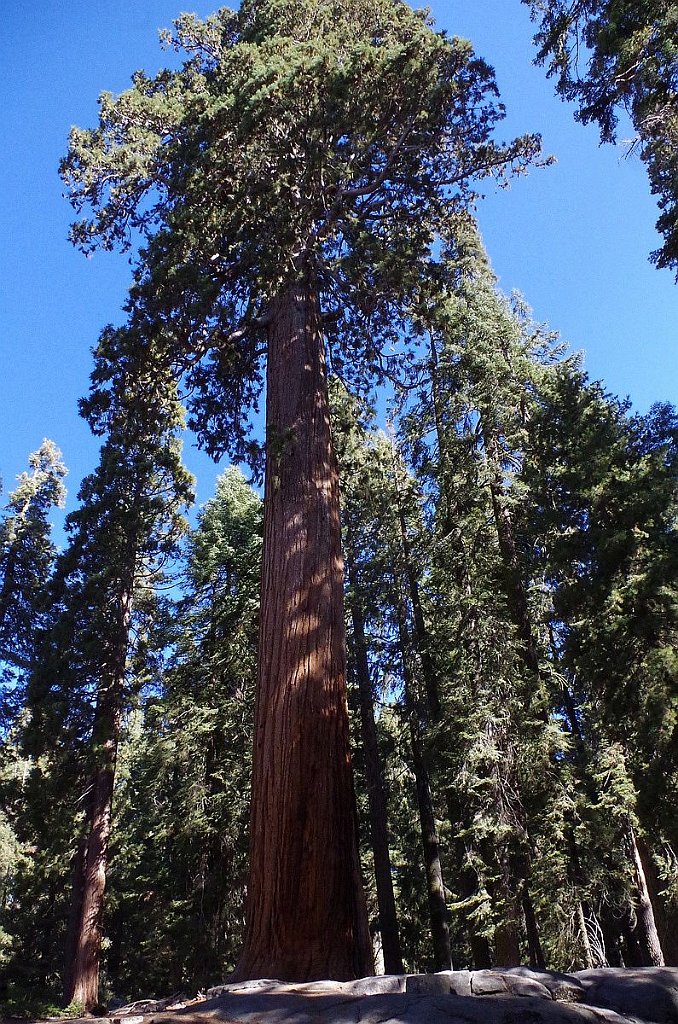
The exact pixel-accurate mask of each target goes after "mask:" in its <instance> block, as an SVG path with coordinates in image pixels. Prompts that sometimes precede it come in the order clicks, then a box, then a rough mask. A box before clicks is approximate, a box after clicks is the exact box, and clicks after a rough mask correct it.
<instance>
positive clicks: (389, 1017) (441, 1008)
mask: <svg viewBox="0 0 678 1024" xmlns="http://www.w3.org/2000/svg"><path fill="white" fill-rule="evenodd" d="M167 1003H168V1001H167V1000H164V1001H159V1002H154V1001H152V1000H144V1001H139V1002H137V1003H133V1004H130V1005H129V1006H127V1007H122V1008H120V1009H118V1010H113V1011H110V1012H109V1013H108V1014H107V1016H106V1017H105V1018H103V1019H104V1020H106V1021H108V1022H109V1024H678V968H672V967H661V968H640V969H626V970H625V969H617V968H605V969H600V970H594V971H579V972H577V973H575V974H557V973H555V972H550V971H533V970H530V969H528V968H524V967H518V968H507V969H501V968H500V969H496V970H491V971H444V972H441V973H440V974H433V975H388V976H377V977H374V978H364V979H362V980H360V981H356V982H344V983H340V982H331V981H327V982H313V983H310V984H305V985H301V984H299V985H292V984H283V983H281V982H276V981H267V980H262V981H253V982H246V983H244V984H239V985H219V986H217V987H215V988H213V989H210V990H209V991H208V992H207V994H206V996H205V997H204V998H199V999H196V1000H190V1001H188V1002H185V1003H180V1002H176V1003H172V1004H170V1005H171V1008H169V1007H168V1006H167ZM61 1019H62V1020H63V1018H61ZM93 1020H94V1018H92V1017H87V1018H70V1020H69V1022H68V1024H76V1022H77V1024H93ZM33 1024H43V1022H33Z"/></svg>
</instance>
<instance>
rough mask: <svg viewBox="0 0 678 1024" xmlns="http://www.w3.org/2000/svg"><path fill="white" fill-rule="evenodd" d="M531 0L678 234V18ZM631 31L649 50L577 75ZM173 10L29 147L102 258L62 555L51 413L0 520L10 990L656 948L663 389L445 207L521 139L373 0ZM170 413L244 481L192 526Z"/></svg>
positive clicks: (519, 167)
mask: <svg viewBox="0 0 678 1024" xmlns="http://www.w3.org/2000/svg"><path fill="white" fill-rule="evenodd" d="M532 6H533V8H534V13H535V17H536V16H537V15H538V14H539V15H540V16H541V17H542V18H543V22H542V24H541V28H540V33H539V37H538V41H539V45H540V46H541V50H540V51H539V59H540V60H547V59H550V58H549V55H551V56H552V58H553V64H552V65H551V69H552V71H553V70H558V72H559V74H560V79H559V89H560V90H561V91H562V92H564V94H565V95H568V96H572V97H576V98H577V99H579V100H581V102H582V107H581V110H580V115H579V116H580V117H581V118H582V119H583V120H590V119H592V118H595V119H597V120H598V121H599V122H600V124H601V128H602V132H603V137H604V138H606V139H610V138H612V137H613V136H614V127H615V116H616V115H615V113H614V109H615V105H619V104H624V103H627V102H628V103H630V104H631V112H632V116H633V117H634V118H637V120H638V130H639V132H640V133H641V139H642V143H643V158H644V159H646V160H647V162H648V167H649V170H650V176H651V182H652V187H653V189H654V190H655V191H658V192H659V193H660V195H661V197H662V198H661V202H662V205H663V209H664V210H665V211H666V216H665V217H664V219H663V221H661V222H660V230H662V231H663V232H664V235H665V239H666V244H665V247H664V249H663V250H661V252H660V255H659V256H658V257H657V262H658V263H659V264H660V266H661V265H673V259H674V258H673V256H672V250H671V245H672V244H673V243H672V235H671V230H670V218H671V216H672V213H671V211H672V210H673V208H674V206H673V205H672V204H675V188H674V187H673V186H672V185H671V183H670V173H669V171H670V168H669V171H667V165H666V163H662V156H661V153H663V152H664V150H663V149H662V146H665V145H668V144H669V143H667V142H666V140H667V139H668V138H669V136H668V135H666V133H665V134H664V135H663V136H662V137H661V140H660V139H659V135H658V134H657V132H656V131H655V133H654V134H653V135H652V138H651V139H650V138H649V136H648V137H646V136H645V135H643V132H644V131H646V130H647V125H648V124H649V120H648V119H649V117H650V115H649V113H648V111H650V110H651V111H654V112H656V110H657V109H658V107H657V104H659V103H660V102H661V103H663V106H662V110H663V111H666V110H669V111H670V107H671V104H672V103H674V101H675V92H674V89H675V83H674V82H673V77H672V76H673V69H674V61H673V60H672V57H671V53H670V52H669V51H670V46H669V43H668V42H667V40H668V38H669V35H670V32H669V29H670V15H671V12H670V11H665V10H664V7H665V5H662V4H658V5H657V7H658V8H661V11H658V13H657V18H656V19H655V20H654V21H653V22H652V33H650V35H648V34H647V32H645V34H643V31H644V29H643V25H645V22H644V23H643V25H641V24H640V22H638V18H639V15H638V12H637V11H636V8H635V5H633V4H631V3H627V4H622V3H618V4H588V5H587V4H581V5H578V6H577V9H576V11H575V9H574V8H572V9H570V8H569V7H568V9H567V12H566V11H565V10H564V5H559V4H558V3H557V2H555V0H554V2H553V3H540V4H536V3H535V4H533V5H532ZM561 8H562V9H561ZM612 8H614V10H613V11H612V10H611V9H612ZM662 12H663V14H662ZM566 14H567V18H566ZM613 14H614V15H615V19H616V20H615V19H613V18H612V15H613ZM660 14H662V17H663V20H662V18H660V17H659V15H660ZM568 18H569V20H567V19H568ZM634 18H635V19H636V20H635V21H634V20H633V19H634ZM578 19H579V20H578ZM605 19H608V21H605ZM637 22H638V23H637ZM629 25H631V28H633V27H634V26H635V29H634V32H631V29H629V27H628V26H629ZM613 28H614V31H613ZM636 30H637V31H636ZM648 31H649V30H648ZM580 32H581V33H584V36H585V39H586V42H587V44H588V45H589V47H591V49H592V53H593V56H592V59H591V65H590V68H589V71H588V78H587V79H586V80H585V79H583V78H581V77H579V70H578V69H577V68H575V66H574V65H572V64H571V63H570V62H569V58H568V57H567V54H568V53H569V52H570V51H569V50H568V46H569V45H570V44H569V43H568V40H569V39H571V34H572V33H574V34H575V36H576V35H577V34H578V33H580ZM625 33H626V34H625ZM629 33H630V37H632V40H633V46H634V47H636V49H635V50H633V54H634V55H635V56H636V57H637V62H636V64H635V65H634V68H635V69H636V70H637V69H638V68H640V69H641V71H642V74H641V72H640V71H639V72H638V76H637V81H636V80H635V79H634V83H633V85H632V86H631V85H629V91H628V95H627V92H626V91H625V90H623V89H621V87H620V89H618V90H617V92H614V93H612V94H609V91H608V92H607V93H605V94H604V96H603V95H602V94H601V95H598V93H596V98H595V102H594V101H593V100H592V99H591V95H592V93H591V92H590V90H593V89H597V88H598V87H599V86H600V83H601V81H602V76H603V74H604V71H605V69H607V65H606V64H605V62H604V61H603V57H602V56H601V53H602V51H600V49H596V46H598V47H599V48H600V47H602V45H603V41H604V40H607V43H606V45H609V46H611V47H612V49H613V50H614V52H615V53H616V52H617V50H615V49H614V48H615V47H617V48H618V49H619V48H621V49H620V52H622V51H623V54H624V55H625V56H624V60H626V59H627V58H628V54H627V49H628V46H630V45H631V43H628V45H627V43H626V42H624V43H623V45H622V43H620V42H619V40H620V39H621V40H627V37H629ZM634 33H635V34H634ZM638 33H640V35H638ZM641 36H642V39H641ZM662 40H663V42H662ZM166 43H167V44H168V45H169V46H170V47H172V48H173V49H174V50H175V51H176V53H177V55H178V58H179V59H178V62H176V63H175V64H174V65H172V67H171V68H169V69H167V70H163V71H160V72H159V73H158V74H156V75H153V76H149V75H146V74H145V73H144V72H142V71H137V72H136V73H135V74H134V76H133V79H132V85H131V88H129V89H128V90H127V91H125V92H123V93H122V94H120V95H118V96H113V95H111V94H110V93H104V94H102V96H101V99H100V103H99V122H98V125H97V126H96V127H95V128H88V129H80V128H75V129H73V131H72V132H71V136H70V140H69V144H68V151H67V154H66V156H65V157H64V159H63V161H62V165H61V172H62V176H63V179H64V181H65V183H66V187H67V189H68V192H69V195H70V198H71V201H72V203H73V205H74V206H75V208H76V210H77V212H78V216H79V219H78V220H77V221H76V222H75V224H74V225H73V227H72V230H71V240H72V241H73V242H74V243H75V245H76V246H77V247H79V248H80V249H82V250H83V251H84V252H86V253H91V252H92V251H93V250H95V249H97V248H103V249H115V248H117V249H122V250H123V251H128V250H131V251H132V264H133V280H132V284H131V287H130V290H129V294H128V299H127V302H126V304H125V308H124V310H123V316H124V318H125V319H124V321H123V323H122V326H119V327H111V326H108V327H105V328H104V329H103V330H102V332H101V334H100V337H99V341H98V344H97V346H96V348H95V350H94V369H93V371H92V374H91V378H90V390H89V394H88V395H87V397H86V398H84V399H83V400H82V401H81V405H80V411H81V414H82V415H83V416H84V418H85V419H86V420H87V422H88V424H89V426H90V428H91V430H92V431H93V433H94V435H95V436H97V437H100V438H101V449H100V459H99V463H98V465H97V467H96V468H95V470H94V471H93V472H92V473H91V474H90V475H88V476H87V477H86V478H85V480H84V481H83V483H82V485H81V487H80V491H79V494H78V500H79V504H78V507H77V508H76V509H75V510H74V511H72V512H71V513H70V514H69V516H68V518H67V520H66V536H67V543H66V545H65V547H64V549H63V550H62V551H57V549H56V547H55V545H54V544H53V542H52V541H51V539H50V514H51V511H52V509H53V508H54V507H55V506H58V505H59V504H60V503H62V502H63V484H62V478H63V476H64V473H65V468H64V466H63V463H62V456H61V453H60V452H59V451H58V449H57V448H56V445H55V444H54V443H53V442H50V441H45V442H43V445H42V447H41V448H40V449H39V450H38V451H36V452H35V453H34V454H33V455H31V456H30V462H29V471H28V472H26V473H25V474H24V475H23V476H22V477H21V479H20V480H19V485H18V487H17V489H16V490H15V491H14V492H12V493H11V494H10V496H9V499H8V501H7V504H6V507H5V512H4V516H3V519H2V523H1V524H0V659H1V661H0V667H1V668H2V673H3V682H4V688H3V701H2V709H1V710H2V749H1V754H0V795H1V798H2V803H1V805H0V878H1V879H2V884H3V890H2V904H1V906H0V969H1V970H2V977H3V979H4V981H3V985H4V995H5V998H6V1000H7V1002H8V1005H9V1006H12V1007H16V1006H17V1005H19V1006H20V1005H21V1002H22V1000H25V993H26V992H27V991H28V990H31V991H32V992H33V993H34V994H37V995H39V996H40V997H43V996H44V998H57V997H58V995H59V993H61V998H62V1001H63V1002H64V1003H65V1004H69V1005H71V1006H72V1007H76V1006H79V1007H82V1008H84V1009H87V1010H90V1009H93V1008H95V1007H97V1006H99V1005H102V1004H104V1003H105V1002H106V1000H107V999H109V998H111V997H119V998H126V997H132V996H134V995H137V994H140V993H143V992H150V991H152V992H155V993H158V994H160V993H164V992H170V991H178V990H182V989H188V988H192V987H197V986H202V985H206V984H208V983H210V982H216V981H218V980H219V979H220V978H223V977H226V976H228V975H230V976H233V977H236V978H257V977H277V978H281V979H288V980H309V979H313V978H324V977H331V978H335V979H338V980H343V979H348V978H352V977H360V976H362V975H366V974H370V973H371V972H372V971H374V970H375V969H376V970H382V969H385V970H386V971H387V972H399V971H402V970H403V969H407V970H410V971H424V970H441V969H445V968H449V967H450V966H451V965H452V964H454V966H476V967H489V966H492V965H508V966H510V965H517V964H520V963H529V964H531V965H532V966H537V967H543V966H549V967H551V968H555V969H561V970H562V969H568V968H571V967H572V966H574V965H578V966H582V967H586V966H588V967H593V966H602V965H627V966H637V965H659V964H664V963H670V964H678V948H677V947H676V938H675V936H676V933H677V932H678V860H677V855H676V851H677V850H678V817H677V814H676V802H675V793H676V786H677V784H678V685H677V684H678V676H677V673H678V661H677V659H676V639H677V627H678V590H677V581H678V576H677V572H676V570H677V569H678V545H677V542H676V525H677V515H676V513H677V509H678V505H677V500H676V499H677V494H676V469H677V467H678V418H677V416H676V413H675V410H674V409H673V408H672V407H671V406H670V405H668V404H656V405H655V406H653V407H652V409H651V410H650V411H649V412H648V413H646V414H639V413H636V412H633V410H632V408H631V406H630V404H629V403H628V402H625V401H620V400H619V399H617V398H615V396H613V395H611V394H610V393H609V392H608V391H607V390H606V389H605V387H604V386H603V385H602V384H600V383H598V382H594V381H591V380H590V379H589V378H588V376H587V374H586V372H585V371H584V369H583V367H582V363H581V359H580V358H579V357H577V356H574V355H572V354H570V353H568V351H567V350H566V348H565V346H563V345H561V344H560V343H559V341H558V339H557V336H556V335H554V334H553V333H551V332H549V331H548V330H547V329H546V328H544V327H543V326H541V325H539V324H536V323H534V321H533V320H532V318H531V315H530V311H529V309H528V308H527V307H526V305H525V303H524V302H523V301H522V300H521V299H520V297H518V296H512V297H507V296H505V295H503V294H502V293H501V291H500V290H499V288H498V285H497V281H496V279H495V276H494V273H493V271H492V266H491V261H490V257H489V256H488V254H487V253H486V251H485V248H484V245H483V241H482V239H481V237H480V233H479V231H478V227H477V224H476V220H475V217H474V205H475V203H476V202H477V200H478V198H479V193H480V189H481V187H482V183H483V181H485V180H487V179H497V180H499V181H500V182H506V181H507V180H508V179H509V178H510V177H511V176H513V175H514V174H521V173H524V172H526V171H527V170H528V169H530V168H534V167H538V166H542V165H544V164H548V163H549V158H547V157H544V156H543V154H542V152H541V145H540V139H539V137H538V136H535V135H531V134H527V135H523V136H520V137H518V138H516V139H514V140H512V141H509V142H504V141H501V140H500V138H499V137H498V135H497V132H498V130H499V128H500V125H501V121H502V119H503V116H504V110H503V106H502V104H501V102H500V100H499V94H498V89H497V86H496V83H495V79H494V75H493V71H492V69H491V68H490V67H489V66H488V65H487V64H486V63H485V62H484V61H483V60H482V59H481V58H480V57H478V56H477V55H476V54H475V53H474V52H473V49H472V47H471V45H470V44H469V43H468V42H466V41H464V40H461V39H458V38H456V37H450V36H448V35H446V34H445V33H440V32H436V30H435V26H434V24H433V22H432V20H431V18H430V17H429V16H428V15H427V14H426V13H422V12H416V11H413V10H412V9H411V8H410V6H409V5H408V4H406V3H404V2H401V0H377V2H374V0H370V2H367V0H350V2H349V3H347V2H343V3H338V2H336V0H322V2H317V0H315V2H311V0H302V2H296V3H291V2H290V0H243V3H242V4H241V7H240V9H239V10H238V11H231V10H228V9H222V10H220V11H218V12H217V13H216V14H214V15H211V16H210V17H208V18H206V19H204V20H201V19H199V18H197V17H196V16H194V15H181V16H180V17H179V18H178V19H177V21H176V22H175V27H174V30H173V32H170V33H167V34H166ZM625 47H626V49H625ZM667 47H668V49H667ZM650 51H651V52H652V54H654V56H653V57H652V59H650V56H648V54H649V53H650ZM658 55H662V59H661V60H660V59H659V56H658ZM619 59H621V57H620V58H619ZM662 61H664V63H663V62H662ZM650 65H651V68H650ZM607 70H609V69H607ZM617 70H618V69H617ZM609 73H610V74H614V73H615V70H614V67H613V68H612V71H610V72H609ZM629 75H630V72H629ZM601 88H602V86H601ZM629 97H632V99H629ZM586 104H588V106H587V105H586ZM634 104H635V105H634ZM657 123H658V122H657V121H656V119H655V121H654V122H653V124H655V125H656V124H657ZM662 124H663V125H664V127H666V125H669V129H670V116H669V115H666V117H665V118H664V120H663V121H662ZM669 129H667V131H669ZM669 134H670V132H669ZM669 142H670V139H669ZM657 175H660V176H661V181H662V186H661V189H658V188H656V187H655V185H656V181H657V180H658V179H657V177H656V176H657ZM667 175H668V176H667ZM260 406H261V408H262V410H264V414H265V430H263V431H262V430H261V429H260V428H259V426H258V423H259V420H258V418H257V414H258V412H259V407H260ZM185 407H186V408H185ZM186 409H187V410H188V412H187V413H186ZM187 417H188V425H189V427H190V428H191V429H192V430H193V431H194V433H195V435H196V436H197V438H198V440H199V441H200V443H201V444H202V445H203V446H204V447H206V448H207V449H208V450H209V451H210V452H211V453H212V454H214V455H219V454H222V453H228V455H229V457H230V458H231V459H232V460H233V462H234V463H240V464H241V466H243V467H244V468H249V470H250V471H253V473H254V480H255V481H256V480H257V479H261V477H262V475H263V480H264V487H263V501H262V498H261V496H260V494H259V493H258V492H257V491H256V490H255V489H253V487H252V484H251V483H249V482H248V481H247V479H246V477H245V476H244V475H243V473H242V472H241V470H239V469H237V468H235V466H232V467H230V468H229V469H227V470H226V472H225V473H224V474H223V475H222V476H221V477H220V478H219V481H218V484H217V489H216V493H215V495H214V497H213V498H211V499H210V501H209V502H208V503H207V504H206V505H204V506H203V507H202V509H201V510H200V512H199V513H198V515H197V519H196V518H195V517H194V518H193V525H192V526H191V525H190V523H189V521H188V520H187V518H186V515H187V513H188V512H189V510H190V508H191V505H192V502H193V486H194V481H193V480H192V478H191V475H190V474H189V473H188V472H187V470H186V469H185V468H184V466H183V464H182V455H181V451H182V439H183V437H184V435H185V432H186V418H187Z"/></svg>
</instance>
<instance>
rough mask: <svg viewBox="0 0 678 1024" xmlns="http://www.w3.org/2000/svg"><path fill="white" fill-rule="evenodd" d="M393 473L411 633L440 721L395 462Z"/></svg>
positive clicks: (428, 694)
mask: <svg viewBox="0 0 678 1024" xmlns="http://www.w3.org/2000/svg"><path fill="white" fill-rule="evenodd" d="M394 477H395V481H396V493H397V496H398V522H399V524H400V541H401V544H402V560H403V568H404V570H405V577H406V579H407V585H408V590H409V596H410V605H411V607H412V619H413V621H414V636H415V639H416V641H417V654H418V655H419V662H420V664H421V674H422V677H423V682H424V688H425V690H426V701H427V704H428V713H429V715H430V717H431V719H432V720H433V721H434V722H438V721H440V717H441V715H442V708H441V705H440V693H439V687H438V679H437V676H436V671H435V667H434V665H433V659H432V657H431V651H430V645H429V636H428V630H427V629H426V622H425V620H424V611H423V609H422V606H421V596H420V593H419V579H418V573H417V569H416V568H415V565H414V559H413V556H412V546H411V544H410V540H409V537H408V536H407V524H406V523H405V513H404V510H403V505H402V496H401V493H400V488H399V484H398V467H397V466H394Z"/></svg>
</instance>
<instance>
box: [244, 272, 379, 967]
mask: <svg viewBox="0 0 678 1024" xmlns="http://www.w3.org/2000/svg"><path fill="white" fill-rule="evenodd" d="M250 829H251V831H250V869H249V870H250V873H249V882H248V892H247V901H248V915H247V928H246V933H245V943H244V948H243V953H242V956H241V959H240V962H239V964H238V967H237V968H236V971H235V974H234V977H235V978H237V979H246V978H261V977H263V978H280V979H282V980H286V981H310V980H313V979H319V978H333V979H337V980H347V979H351V978H356V977H360V976H362V975H367V974H371V973H372V971H373V965H372V951H371V943H370V935H369V930H368V926H367V912H366V905H365V898H364V893H363V888H362V879H361V874H360V863H359V859H358V842H357V823H356V809H355V796H354V792H353V778H352V773H351V763H350V754H349V731H348V711H347V705H346V681H345V637H344V615H343V563H342V557H341V534H340V525H339V493H338V480H337V468H336V461H335V457H334V452H333V448H332V441H331V436H330V422H329V410H328V399H327V382H326V377H325V364H324V350H323V342H322V336H321V332H320V324H319V312H318V301H317V297H316V294H315V291H314V288H313V286H312V281H311V280H310V278H309V277H308V276H307V277H305V278H303V279H301V280H300V281H298V282H297V283H295V284H293V285H290V286H288V287H286V288H285V289H284V290H283V291H282V292H281V294H280V295H279V296H278V297H277V298H276V299H275V300H274V301H273V302H272V304H271V309H270V324H269V328H268V365H267V398H266V486H265V499H264V547H263V569H262V583H261V616H260V634H259V665H258V684H257V700H256V713H255V732H254V764H253V779H252V807H251V822H250Z"/></svg>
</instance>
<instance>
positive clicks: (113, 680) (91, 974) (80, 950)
mask: <svg viewBox="0 0 678 1024" xmlns="http://www.w3.org/2000/svg"><path fill="white" fill-rule="evenodd" d="M130 603H131V596H130V595H129V594H127V595H126V597H125V600H124V602H123V605H124V607H123V611H122V619H123V629H124V638H123V636H121V637H120V643H119V648H118V651H117V655H116V657H115V658H114V659H113V660H114V665H113V668H114V671H113V673H112V675H111V677H110V678H109V679H107V680H105V681H104V682H102V684H101V686H100V690H99V695H98V698H97V706H96V711H95V717H94V726H93V733H92V746H93V753H94V759H95V768H94V772H93V774H92V776H91V780H90V791H89V798H88V812H87V819H86V823H85V834H84V837H83V838H84V841H83V842H82V844H81V847H80V849H79V851H78V855H77V860H78V861H79V863H76V866H75V871H74V887H73V897H72V911H71V922H72V930H71V941H70V943H69V945H70V948H69V949H68V950H67V963H66V970H65V977H64V1002H65V1004H66V1005H68V1004H69V1003H72V1002H73V1003H78V1004H80V1005H81V1006H82V1007H83V1008H84V1009H85V1010H86V1011H89V1010H91V1009H92V1008H93V1007H95V1006H96V1005H97V1003H98V1000H99V962H100V958H101V938H102V934H101V924H102V919H103V912H104V894H105V891H106V874H107V871H108V842H109V838H110V834H111V812H112V807H113V788H114V785H115V767H116V761H117V756H118V743H119V740H120V721H121V717H122V702H123V686H124V671H125V658H126V651H127V639H128V632H129V616H130Z"/></svg>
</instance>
